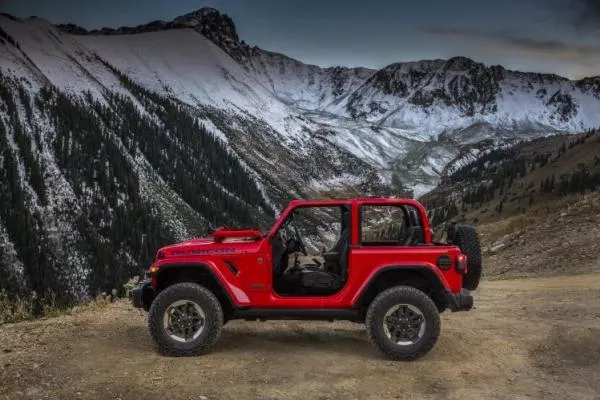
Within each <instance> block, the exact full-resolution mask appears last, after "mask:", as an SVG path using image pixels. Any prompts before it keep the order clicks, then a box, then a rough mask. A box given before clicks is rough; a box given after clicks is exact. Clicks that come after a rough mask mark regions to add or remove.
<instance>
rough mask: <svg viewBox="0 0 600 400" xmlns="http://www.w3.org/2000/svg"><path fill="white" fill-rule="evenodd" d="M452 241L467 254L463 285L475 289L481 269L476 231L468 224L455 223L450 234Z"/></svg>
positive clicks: (479, 246)
mask: <svg viewBox="0 0 600 400" xmlns="http://www.w3.org/2000/svg"><path fill="white" fill-rule="evenodd" d="M452 242H453V243H454V244H455V245H457V246H458V247H459V248H460V250H461V251H462V253H463V254H464V255H466V256H467V274H466V275H465V276H464V278H463V287H464V288H465V289H468V290H475V289H477V286H479V280H480V279H481V273H482V270H483V265H482V262H481V245H480V244H479V236H478V235H477V231H476V230H475V228H473V227H472V226H469V225H456V226H455V227H454V232H453V234H452Z"/></svg>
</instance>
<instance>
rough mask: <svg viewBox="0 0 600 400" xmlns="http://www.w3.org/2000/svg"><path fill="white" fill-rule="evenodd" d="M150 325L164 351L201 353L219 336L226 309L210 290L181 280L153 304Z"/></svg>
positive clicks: (184, 353) (189, 354) (178, 353)
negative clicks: (222, 307)
mask: <svg viewBox="0 0 600 400" xmlns="http://www.w3.org/2000/svg"><path fill="white" fill-rule="evenodd" d="M148 325H149V328H150V335H151V336H152V339H154V341H155V343H156V344H157V346H158V349H159V351H160V352H161V353H162V354H165V355H169V356H193V355H199V354H203V353H205V352H207V351H208V350H209V349H210V348H211V347H212V346H213V345H214V344H215V342H216V341H217V339H218V338H219V335H220V333H221V328H222V326H223V310H222V309H221V305H220V303H219V300H218V299H217V298H216V297H215V295H214V294H213V293H212V292H211V291H210V290H208V289H206V288H205V287H203V286H200V285H197V284H195V283H178V284H176V285H173V286H169V287H168V288H166V289H165V290H163V291H162V292H160V294H159V295H158V296H157V297H156V299H155V300H154V302H153V303H152V306H151V307H150V312H149V315H148Z"/></svg>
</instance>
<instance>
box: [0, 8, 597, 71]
mask: <svg viewBox="0 0 600 400" xmlns="http://www.w3.org/2000/svg"><path fill="white" fill-rule="evenodd" d="M203 6H213V7H215V8H217V9H219V10H221V11H222V12H224V13H226V14H228V15H230V16H231V17H232V18H233V20H234V22H235V24H236V26H237V29H238V33H239V35H240V38H241V39H244V40H245V41H246V42H247V43H249V44H254V45H257V46H259V47H262V48H264V49H267V50H272V51H278V52H281V53H284V54H286V55H288V56H291V57H294V58H297V59H299V60H301V61H303V62H307V63H311V64H317V65H322V66H332V65H347V66H366V67H371V68H381V67H383V66H385V65H388V64H390V63H393V62H397V61H414V60H420V59H432V58H449V57H452V56H457V55H463V56H467V57H471V58H473V59H475V60H478V61H481V62H484V63H486V64H488V65H495V64H501V65H504V66H506V67H507V68H510V69H516V70H523V71H536V72H551V73H556V74H559V75H563V76H567V77H570V78H580V77H582V76H591V75H600V0H504V1H491V0H454V1H450V0H413V1H404V0H387V1H384V0H366V1H353V0H212V1H202V0H96V1H89V0H0V8H1V9H2V11H4V12H8V13H10V14H14V15H16V16H19V17H27V16H31V15H36V16H39V17H43V18H46V19H48V20H50V21H52V22H56V23H59V22H60V23H62V22H73V23H76V24H78V25H81V26H84V27H86V28H99V27H104V26H109V27H119V26H123V25H138V24H141V23H144V22H148V21H151V20H156V19H162V20H170V19H172V18H174V17H176V16H178V15H181V14H184V13H187V12H190V11H193V10H196V9H198V8H201V7H203Z"/></svg>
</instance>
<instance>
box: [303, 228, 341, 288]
mask: <svg viewBox="0 0 600 400" xmlns="http://www.w3.org/2000/svg"><path fill="white" fill-rule="evenodd" d="M349 241H350V230H349V229H345V230H344V232H342V234H341V235H340V240H339V241H338V243H337V244H336V246H334V248H333V249H335V248H336V247H337V249H338V251H337V252H335V253H334V252H331V254H332V255H331V256H330V258H329V259H327V258H326V260H327V268H328V270H326V271H325V270H315V269H307V270H303V271H302V272H301V273H300V286H301V287H302V288H304V289H307V290H309V291H310V292H311V293H314V294H319V293H322V294H326V293H332V292H335V291H336V290H338V289H340V288H341V287H342V286H344V282H345V277H346V272H347V268H348V251H349V249H350V243H349ZM338 245H339V246H338ZM333 249H332V250H333ZM326 254H327V253H326ZM333 254H335V258H336V263H335V264H333Z"/></svg>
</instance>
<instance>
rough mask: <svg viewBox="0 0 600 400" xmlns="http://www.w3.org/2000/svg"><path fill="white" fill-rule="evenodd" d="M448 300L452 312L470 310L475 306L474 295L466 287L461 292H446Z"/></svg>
mask: <svg viewBox="0 0 600 400" xmlns="http://www.w3.org/2000/svg"><path fill="white" fill-rule="evenodd" d="M446 300H447V301H448V308H449V309H450V310H451V311H452V312H455V311H469V310H470V309H471V308H473V296H471V293H469V291H468V290H466V289H462V290H461V291H460V293H452V292H446Z"/></svg>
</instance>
